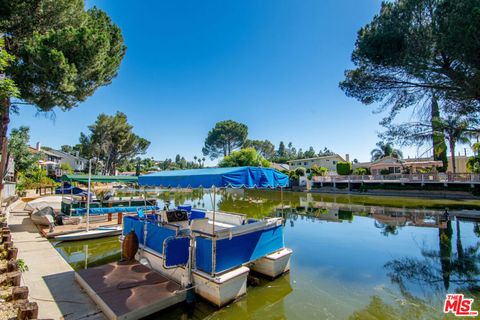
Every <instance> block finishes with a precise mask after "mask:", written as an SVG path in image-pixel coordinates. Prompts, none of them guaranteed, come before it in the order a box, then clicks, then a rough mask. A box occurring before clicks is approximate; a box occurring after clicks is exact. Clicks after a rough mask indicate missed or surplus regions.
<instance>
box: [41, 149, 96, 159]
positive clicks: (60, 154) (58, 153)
mask: <svg viewBox="0 0 480 320" xmlns="http://www.w3.org/2000/svg"><path fill="white" fill-rule="evenodd" d="M42 151H44V150H42ZM44 152H45V151H44ZM46 152H47V153H50V154H53V155H56V156H57V157H60V158H72V159H78V160H82V161H87V159H85V158H82V157H80V156H79V157H77V156H76V155H73V154H71V153H68V152H63V151H61V150H55V149H50V150H47V151H46Z"/></svg>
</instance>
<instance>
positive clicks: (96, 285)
mask: <svg viewBox="0 0 480 320" xmlns="http://www.w3.org/2000/svg"><path fill="white" fill-rule="evenodd" d="M76 279H77V281H78V282H79V283H80V285H81V286H82V287H83V288H84V289H85V291H86V292H87V294H88V295H89V296H90V297H91V298H92V300H94V301H95V302H96V303H97V305H98V306H99V307H100V308H101V309H102V311H103V312H104V314H105V315H106V316H107V318H108V319H112V320H120V319H141V318H143V317H145V316H148V315H150V314H152V313H155V312H157V311H160V310H163V309H166V308H168V307H170V306H172V305H174V304H177V303H180V302H183V301H184V300H185V298H186V291H185V290H184V289H183V288H182V286H181V285H179V284H178V283H176V282H174V281H172V280H169V279H168V278H166V277H164V276H162V275H160V274H159V273H157V272H155V271H152V270H150V269H149V268H147V267H145V266H143V265H141V264H140V263H138V262H136V261H134V262H112V263H109V264H105V265H102V266H99V267H95V268H89V269H84V270H80V271H78V272H77V273H76Z"/></svg>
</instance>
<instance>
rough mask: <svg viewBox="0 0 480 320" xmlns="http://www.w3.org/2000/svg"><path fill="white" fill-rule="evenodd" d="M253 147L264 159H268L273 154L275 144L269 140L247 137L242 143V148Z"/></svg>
mask: <svg viewBox="0 0 480 320" xmlns="http://www.w3.org/2000/svg"><path fill="white" fill-rule="evenodd" d="M250 147H251V148H254V149H255V150H257V152H258V153H260V154H261V155H262V156H263V157H264V158H265V159H270V158H272V157H273V156H275V146H274V145H273V143H272V142H271V141H270V140H266V139H265V140H249V139H247V140H246V141H245V143H244V144H243V148H250Z"/></svg>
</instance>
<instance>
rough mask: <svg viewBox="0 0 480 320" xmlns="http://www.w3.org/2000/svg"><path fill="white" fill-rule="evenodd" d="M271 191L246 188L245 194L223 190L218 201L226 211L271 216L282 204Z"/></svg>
mask: <svg viewBox="0 0 480 320" xmlns="http://www.w3.org/2000/svg"><path fill="white" fill-rule="evenodd" d="M266 194H269V195H270V192H268V193H267V192H263V193H257V192H255V190H251V191H250V190H248V191H247V190H245V192H244V194H243V195H239V194H236V193H233V192H228V191H223V192H222V193H221V199H220V200H219V201H218V208H219V209H220V210H222V211H226V212H238V213H243V214H247V215H248V216H249V217H252V218H263V217H267V216H271V215H272V214H273V213H274V212H275V209H276V208H277V207H279V206H280V205H281V202H280V199H279V198H278V199H276V196H275V195H270V196H265V195H266Z"/></svg>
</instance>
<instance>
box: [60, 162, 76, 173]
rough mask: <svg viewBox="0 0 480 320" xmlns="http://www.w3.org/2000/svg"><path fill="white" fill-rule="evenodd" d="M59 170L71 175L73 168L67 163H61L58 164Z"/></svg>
mask: <svg viewBox="0 0 480 320" xmlns="http://www.w3.org/2000/svg"><path fill="white" fill-rule="evenodd" d="M60 169H61V170H63V171H65V172H66V173H73V168H72V166H71V165H70V164H69V163H66V162H65V163H62V164H60Z"/></svg>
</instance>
